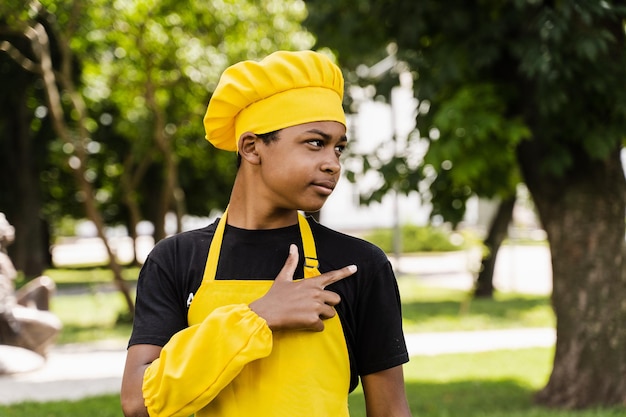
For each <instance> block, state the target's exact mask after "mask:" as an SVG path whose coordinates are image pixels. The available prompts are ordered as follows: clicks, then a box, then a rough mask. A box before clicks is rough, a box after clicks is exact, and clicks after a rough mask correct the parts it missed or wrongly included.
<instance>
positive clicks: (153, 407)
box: [143, 304, 272, 417]
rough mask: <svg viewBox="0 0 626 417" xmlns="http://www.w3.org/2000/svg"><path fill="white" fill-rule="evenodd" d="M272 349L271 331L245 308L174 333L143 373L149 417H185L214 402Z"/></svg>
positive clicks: (225, 310) (218, 312)
mask: <svg viewBox="0 0 626 417" xmlns="http://www.w3.org/2000/svg"><path fill="white" fill-rule="evenodd" d="M271 351H272V332H271V330H270V329H269V327H268V326H267V323H266V322H265V320H263V319H262V318H261V317H259V316H258V315H257V314H256V313H254V312H253V311H252V310H250V308H249V307H248V306H247V305H245V304H237V305H228V306H223V307H219V308H217V309H215V310H214V311H213V312H212V313H211V314H209V315H208V316H207V317H206V319H205V320H204V321H203V322H202V323H200V324H197V325H194V326H190V327H188V328H186V329H184V330H181V331H180V332H178V333H176V334H175V335H174V336H173V337H172V338H171V339H170V341H169V342H167V344H166V345H165V346H164V347H163V350H162V351H161V354H160V356H159V358H157V359H156V360H155V361H154V362H152V364H151V365H150V366H149V367H148V368H147V369H146V372H145V374H144V378H143V397H144V401H145V404H146V407H147V408H148V413H149V414H150V416H151V417H157V416H161V417H165V416H167V417H176V416H181V417H187V416H189V415H190V414H193V413H195V412H196V411H198V410H200V409H201V408H203V407H204V406H206V405H207V404H208V403H210V402H211V400H213V398H215V397H216V396H217V394H219V392H220V391H221V390H222V389H223V388H224V387H225V386H227V385H228V384H229V383H230V382H231V381H232V380H233V379H234V378H235V377H236V376H237V375H238V374H239V372H241V370H242V368H243V367H244V366H245V365H246V364H248V363H250V362H252V361H254V360H256V359H260V358H264V357H266V356H269V354H270V352H271Z"/></svg>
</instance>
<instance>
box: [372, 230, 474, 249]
mask: <svg viewBox="0 0 626 417" xmlns="http://www.w3.org/2000/svg"><path fill="white" fill-rule="evenodd" d="M401 235H402V251H403V252H404V253H412V252H448V251H455V250H461V249H463V248H464V246H463V244H462V242H461V243H458V242H456V241H454V240H453V238H452V236H453V234H452V233H450V232H448V231H447V230H444V229H442V228H437V227H434V226H416V225H410V224H407V225H403V226H402V227H401ZM454 236H455V237H457V238H459V237H460V236H459V235H458V234H454ZM364 238H365V239H366V240H368V241H370V242H372V243H373V244H375V245H377V246H378V247H380V248H381V249H382V250H383V251H385V252H387V253H392V252H393V238H394V231H393V230H392V229H377V230H374V231H372V232H370V233H368V234H367V235H366V236H364ZM461 241H462V238H461Z"/></svg>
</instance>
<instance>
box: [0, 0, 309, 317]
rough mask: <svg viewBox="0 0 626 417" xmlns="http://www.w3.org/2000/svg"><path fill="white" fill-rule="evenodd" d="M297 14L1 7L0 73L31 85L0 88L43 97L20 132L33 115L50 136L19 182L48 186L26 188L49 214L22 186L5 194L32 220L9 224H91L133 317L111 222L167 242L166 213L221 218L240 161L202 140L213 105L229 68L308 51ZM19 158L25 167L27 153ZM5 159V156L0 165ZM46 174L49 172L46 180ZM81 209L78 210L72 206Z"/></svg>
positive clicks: (155, 4) (274, 9)
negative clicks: (82, 220) (68, 179)
mask: <svg viewBox="0 0 626 417" xmlns="http://www.w3.org/2000/svg"><path fill="white" fill-rule="evenodd" d="M25 6H26V7H25ZM304 16H305V9H304V7H303V5H302V3H301V2H299V1H295V0H294V1H285V2H276V1H272V0H265V1H262V2H257V1H240V2H222V1H207V2H189V3H188V4H186V5H183V4H181V3H180V2H174V1H170V0H161V1H157V0H155V1H151V2H139V1H138V2H114V3H111V2H108V1H104V0H89V1H88V2H83V1H72V0H67V1H44V0H42V1H41V2H39V1H37V0H30V1H29V2H27V4H26V5H24V4H22V2H21V1H16V0H9V1H7V2H5V3H3V4H2V5H0V36H1V38H0V41H1V45H2V46H1V48H0V50H1V51H2V52H3V54H1V56H2V59H3V60H2V61H0V64H2V67H0V69H2V70H3V71H7V72H13V73H18V74H20V76H21V77H22V78H20V80H21V79H25V81H23V83H21V84H19V85H18V87H19V86H22V87H23V88H22V89H21V90H20V88H17V87H12V86H9V85H8V84H9V83H10V82H11V78H8V79H3V80H0V84H1V85H3V88H7V89H9V90H12V91H13V90H14V91H15V94H14V95H12V96H15V101H16V102H19V101H20V100H21V101H28V96H26V93H25V92H24V90H28V89H34V90H36V91H37V93H38V94H39V95H40V96H41V97H42V98H43V100H42V102H41V103H39V105H38V107H36V108H33V106H25V107H24V108H23V110H24V111H26V112H31V113H30V114H28V115H26V116H25V117H24V119H25V120H26V122H23V123H22V126H21V127H22V130H21V131H22V132H27V131H28V129H29V128H31V129H32V128H33V126H35V125H36V123H34V122H32V121H31V122H30V123H28V120H29V119H33V120H39V124H40V125H44V126H48V127H49V130H48V132H50V131H51V132H54V134H53V135H49V136H51V137H50V138H49V140H50V143H49V144H45V145H46V146H42V145H44V144H39V146H38V149H39V150H41V151H42V153H44V157H43V158H42V159H43V160H45V161H46V163H45V164H44V163H42V162H41V161H39V160H38V163H35V161H34V160H32V159H30V160H28V162H29V163H31V165H33V166H32V169H31V170H30V171H32V172H30V171H29V174H30V176H28V177H26V178H28V179H31V183H36V182H37V181H35V180H33V179H32V178H37V177H40V178H45V185H46V186H47V187H42V189H40V190H37V189H36V187H32V189H33V190H36V191H35V192H33V193H32V194H28V196H30V197H39V198H40V199H41V200H42V201H44V203H43V204H44V205H43V208H42V206H41V205H37V204H31V203H30V202H26V201H22V200H24V198H23V197H22V195H21V194H19V193H17V192H15V193H14V191H20V190H19V189H18V190H16V189H15V186H14V185H13V184H10V183H9V184H8V185H9V187H8V188H9V190H11V194H15V195H16V196H17V198H18V199H20V202H19V203H20V204H22V203H25V204H26V205H28V208H29V216H31V217H27V216H23V217H22V219H23V221H20V222H16V226H19V225H22V224H29V222H32V221H33V218H32V217H34V216H37V217H38V216H40V215H41V214H42V213H45V214H46V215H47V217H48V218H49V219H50V220H51V221H54V220H58V219H59V218H61V217H62V216H63V214H65V213H69V214H71V215H74V216H80V215H82V216H85V215H86V216H87V217H88V218H89V219H90V220H91V221H92V222H93V223H94V224H95V225H96V228H97V231H98V236H99V237H100V238H101V239H102V241H103V243H104V244H105V248H106V250H107V253H108V255H109V266H110V268H111V269H112V270H113V272H114V276H115V282H116V283H117V284H118V286H119V287H120V289H121V290H122V292H123V293H124V295H125V298H126V300H127V304H128V307H129V310H130V312H131V314H132V311H133V304H132V300H131V298H130V296H129V293H128V289H127V288H126V285H125V283H124V281H123V279H122V277H121V270H120V266H119V265H118V263H117V261H116V259H115V254H114V253H113V250H112V248H111V247H110V245H109V244H108V241H107V236H106V226H108V225H112V224H117V223H120V222H124V223H125V224H126V225H127V227H128V229H129V231H130V233H131V234H134V232H135V228H136V225H137V223H138V222H139V221H140V220H143V219H149V220H151V221H152V222H153V223H154V224H155V226H156V227H155V231H156V232H155V233H156V236H155V237H156V239H157V240H158V239H160V238H162V237H164V236H165V231H164V223H165V214H166V213H167V212H168V211H170V210H174V211H176V213H177V214H178V220H179V221H178V223H179V227H178V229H179V230H180V218H181V216H182V214H183V211H187V210H188V209H190V212H191V213H193V214H201V215H207V214H208V213H210V210H211V209H223V208H224V206H225V204H226V202H227V201H228V197H229V189H230V185H231V183H232V180H233V178H234V174H235V169H236V168H235V162H234V158H232V157H231V156H229V155H224V153H220V152H217V151H215V150H213V149H210V147H209V146H208V144H207V142H206V141H204V140H203V139H202V137H203V136H204V133H203V128H202V123H201V120H202V116H203V115H204V111H205V109H206V103H207V102H208V98H209V96H210V94H211V91H212V89H213V88H214V87H215V85H216V84H217V78H218V77H219V74H220V73H221V71H222V70H223V69H224V68H225V67H226V66H227V65H229V64H230V63H231V62H233V61H239V60H241V59H243V58H251V59H252V58H257V57H259V56H261V55H266V54H267V53H268V52H269V51H272V50H275V49H301V48H307V47H309V46H310V45H311V44H312V41H313V40H312V37H311V36H310V34H308V33H307V32H305V31H303V30H302V29H301V27H300V25H299V22H300V21H301V20H302V19H303V18H304ZM24 74H27V75H24ZM44 102H45V105H43V103H44ZM4 103H5V102H4V101H3V102H2V105H3V106H7V107H9V106H11V103H13V102H9V103H8V104H4ZM37 114H39V116H37ZM0 120H3V117H2V116H0ZM4 123H6V125H8V127H7V128H5V127H4V124H3V123H0V128H2V129H5V130H6V131H7V132H9V133H11V134H13V132H11V130H10V129H13V130H17V128H12V127H11V126H12V125H11V122H10V121H8V122H4ZM41 130H42V131H44V129H43V128H42V129H41ZM31 135H32V134H31ZM27 138H30V136H27ZM55 139H58V140H55ZM13 142H15V143H18V144H27V143H28V142H27V141H25V140H24V137H23V136H18V135H15V136H13V135H12V138H11V140H10V141H7V142H5V141H4V140H2V139H1V138H0V144H1V145H2V146H3V147H4V146H5V144H7V146H6V148H7V149H10V146H12V144H13ZM44 150H45V151H46V152H44ZM21 155H23V156H24V157H25V158H29V157H30V154H29V152H23V153H21ZM12 156H13V152H7V153H5V154H3V155H1V156H0V158H4V159H6V160H10V158H11V157H12ZM181 161H183V162H184V164H181ZM48 165H50V166H48ZM46 169H47V170H48V171H47V174H49V175H43V174H44V173H45V170H46ZM67 173H69V174H71V175H72V176H73V178H74V179H75V181H74V182H75V184H74V185H73V186H72V185H70V184H65V183H63V179H65V175H66V174H67ZM38 193H41V194H38ZM46 193H48V194H47V195H46ZM42 194H43V195H44V197H42ZM2 200H4V199H0V204H2V205H4V204H6V202H4V201H2ZM77 203H81V204H82V206H83V208H84V212H83V213H79V212H78V211H76V210H75V209H73V207H74V206H76V205H77ZM20 232H21V231H20V230H18V236H19V235H20ZM42 246H43V245H42Z"/></svg>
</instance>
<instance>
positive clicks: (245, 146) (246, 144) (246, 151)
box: [239, 132, 261, 165]
mask: <svg viewBox="0 0 626 417" xmlns="http://www.w3.org/2000/svg"><path fill="white" fill-rule="evenodd" d="M258 140H259V138H258V137H257V136H256V135H255V134H254V133H252V132H245V133H243V134H242V135H241V136H240V137H239V155H241V158H242V159H245V160H246V161H248V162H249V163H251V164H253V165H256V164H259V163H260V162H261V159H260V158H259V153H258V152H257V149H256V145H257V141H258Z"/></svg>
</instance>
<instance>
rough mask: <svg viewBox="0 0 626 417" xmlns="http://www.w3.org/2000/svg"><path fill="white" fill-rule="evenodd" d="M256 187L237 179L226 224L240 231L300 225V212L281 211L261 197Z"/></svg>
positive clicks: (229, 204)
mask: <svg viewBox="0 0 626 417" xmlns="http://www.w3.org/2000/svg"><path fill="white" fill-rule="evenodd" d="M256 191H257V190H255V189H254V186H251V187H246V186H245V182H244V181H240V179H239V175H238V176H237V179H235V184H234V185H233V190H232V193H231V196H230V201H229V203H228V218H227V219H226V223H227V224H229V225H230V226H235V227H238V228H240V229H248V230H255V229H278V228H281V227H286V226H292V225H294V224H297V223H298V211H297V210H290V209H280V208H277V207H276V206H274V205H272V204H269V203H268V202H266V201H264V200H263V199H262V198H260V197H259V195H258V193H257V192H256Z"/></svg>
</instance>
